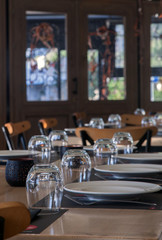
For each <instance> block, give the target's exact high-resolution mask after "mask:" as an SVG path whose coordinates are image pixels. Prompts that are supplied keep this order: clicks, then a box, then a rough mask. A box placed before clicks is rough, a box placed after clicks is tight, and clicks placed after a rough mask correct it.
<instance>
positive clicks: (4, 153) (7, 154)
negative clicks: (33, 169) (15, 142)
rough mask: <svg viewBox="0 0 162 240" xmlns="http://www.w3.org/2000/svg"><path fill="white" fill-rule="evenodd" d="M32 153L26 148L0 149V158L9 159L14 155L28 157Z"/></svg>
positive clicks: (14, 156)
mask: <svg viewBox="0 0 162 240" xmlns="http://www.w3.org/2000/svg"><path fill="white" fill-rule="evenodd" d="M32 155H33V153H31V151H28V150H11V151H10V150H0V159H10V158H16V157H29V156H32Z"/></svg>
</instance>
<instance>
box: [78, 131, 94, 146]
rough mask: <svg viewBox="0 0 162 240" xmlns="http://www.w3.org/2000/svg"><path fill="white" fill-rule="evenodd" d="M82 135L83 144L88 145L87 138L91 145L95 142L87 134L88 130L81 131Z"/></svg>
mask: <svg viewBox="0 0 162 240" xmlns="http://www.w3.org/2000/svg"><path fill="white" fill-rule="evenodd" d="M80 136H81V139H82V144H83V146H86V145H87V143H86V140H87V141H88V142H89V143H90V144H91V145H93V144H94V141H93V139H92V138H91V137H90V136H89V135H88V134H87V132H86V131H80Z"/></svg>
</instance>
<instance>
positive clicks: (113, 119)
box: [108, 114, 121, 128]
mask: <svg viewBox="0 0 162 240" xmlns="http://www.w3.org/2000/svg"><path fill="white" fill-rule="evenodd" d="M108 122H109V123H112V124H113V125H114V126H116V127H118V128H120V127H121V117H120V115H119V114H110V116H109V117H108Z"/></svg>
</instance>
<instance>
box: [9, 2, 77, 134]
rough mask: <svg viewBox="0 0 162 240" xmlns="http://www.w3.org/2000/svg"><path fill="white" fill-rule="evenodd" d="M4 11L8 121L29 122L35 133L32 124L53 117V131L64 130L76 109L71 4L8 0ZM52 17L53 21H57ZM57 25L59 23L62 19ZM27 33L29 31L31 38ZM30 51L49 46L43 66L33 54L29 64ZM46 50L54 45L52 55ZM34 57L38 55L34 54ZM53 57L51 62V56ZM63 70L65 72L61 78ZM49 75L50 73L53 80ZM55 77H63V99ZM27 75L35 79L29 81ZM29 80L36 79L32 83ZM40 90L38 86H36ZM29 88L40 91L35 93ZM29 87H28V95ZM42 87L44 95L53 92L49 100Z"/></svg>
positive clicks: (73, 12) (74, 42)
mask: <svg viewBox="0 0 162 240" xmlns="http://www.w3.org/2000/svg"><path fill="white" fill-rule="evenodd" d="M9 13H10V119H11V121H20V120H24V119H26V120H30V121H31V123H32V128H33V129H32V134H40V132H39V130H38V124H37V123H38V119H40V118H47V117H56V118H57V119H58V126H57V128H58V129H64V128H65V127H68V126H70V125H72V113H73V112H74V111H76V102H77V101H76V93H77V89H76V87H77V86H76V70H77V61H76V42H77V41H76V22H75V19H76V2H75V1H72V0H55V1H51V0H39V1H33V0H24V1H21V0H10V10H9ZM35 19H36V21H35ZM60 19H64V20H63V21H64V22H63V24H64V25H63V30H62V29H60V28H59V27H58V25H57V23H58V22H59V20H60ZM31 20H32V22H31ZM56 20H58V22H57V23H56ZM34 21H35V22H34ZM60 21H62V20H60ZM32 24H33V25H32ZM58 24H62V22H61V23H60V22H59V23H58ZM61 26H62V25H61ZM52 28H53V29H52ZM63 31H64V34H65V39H64V43H61V41H62V40H60V39H62V35H61V34H63V33H62V32H63ZM29 33H31V35H30V36H29ZM57 33H59V34H57ZM51 36H52V37H51ZM57 38H58V39H57ZM56 39H57V43H58V45H59V44H62V45H64V46H63V47H60V49H61V50H63V51H62V53H61V50H58V48H56ZM29 42H30V44H29ZM36 48H37V49H36ZM35 49H36V51H38V50H39V51H40V50H41V49H48V52H47V54H48V56H47V54H46V62H45V64H46V65H44V66H43V67H42V66H41V64H42V62H40V65H39V64H38V63H37V66H36V67H35V65H34V64H35V63H34V61H35V58H34V57H33V56H32V58H33V59H32V61H33V62H31V59H29V58H31V56H30V57H28V56H27V55H30V54H31V51H32V52H33V51H34V50H35ZM51 49H53V50H52V51H53V55H52V57H51V54H52V51H51ZM36 51H35V52H36ZM42 51H44V50H42ZM65 51H66V52H65ZM58 52H59V53H58ZM34 54H35V53H34ZM56 54H57V56H56ZM61 54H62V55H63V56H64V55H65V56H67V58H66V59H65V61H66V62H67V68H66V69H65V68H64V71H66V73H65V72H63V70H60V68H61V64H63V62H61V61H64V59H63V60H61ZM55 56H56V58H57V59H59V63H58V61H55ZM37 57H40V56H38V55H37ZM43 57H44V56H43ZM47 57H48V58H47ZM52 58H53V59H54V60H51V59H52ZM29 61H30V63H29ZM66 62H64V64H66ZM28 64H30V68H28V66H27V65H28ZM52 64H53V65H54V64H55V66H56V65H57V68H56V67H55V69H54V68H52V67H53V66H52ZM31 65H32V66H31ZM58 65H59V66H58ZM34 68H37V74H38V75H37V77H36V78H35V76H36V75H34V74H33V72H34V70H35V69H34ZM47 70H48V78H47V79H45V80H46V82H45V80H44V76H43V75H42V72H43V71H46V73H47ZM54 71H55V72H54ZM29 74H30V78H29V81H28V79H27V78H28V76H27V75H29ZM65 74H66V76H64V75H65ZM55 75H57V76H55ZM58 75H59V76H58ZM46 76H47V75H46ZM52 76H54V77H53V78H52ZM60 76H62V78H63V80H66V87H65V89H64V90H65V91H66V88H67V92H66V94H64V95H63V97H62V98H61V94H62V92H61V84H62V82H59V83H58V82H57V78H59V79H61V77H60ZM32 77H33V79H34V80H32ZM65 78H66V79H65ZM42 79H43V81H44V82H43V87H44V88H42V85H41V84H42V82H41V81H42ZM32 81H33V82H34V81H35V82H34V83H32ZM28 84H29V85H28ZM32 84H33V85H32ZM55 85H57V89H56V90H55V87H54V86H55ZM40 88H41V90H39V89H40ZM33 89H37V90H38V91H39V94H38V96H37V92H36V91H35V90H33ZM28 90H30V91H31V95H30V94H29V95H28ZM47 90H48V92H49V93H50V92H51V91H53V94H51V96H50V97H51V99H50V98H48V93H47ZM43 91H44V92H43ZM33 92H34V93H33ZM42 92H43V93H42ZM46 97H47V98H46Z"/></svg>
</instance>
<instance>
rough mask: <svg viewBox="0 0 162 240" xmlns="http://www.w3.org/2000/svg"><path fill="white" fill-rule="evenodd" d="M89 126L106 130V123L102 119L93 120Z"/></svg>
mask: <svg viewBox="0 0 162 240" xmlns="http://www.w3.org/2000/svg"><path fill="white" fill-rule="evenodd" d="M89 126H90V127H92V128H99V129H102V128H104V121H103V119H102V118H92V119H91V120H90V122H89Z"/></svg>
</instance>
